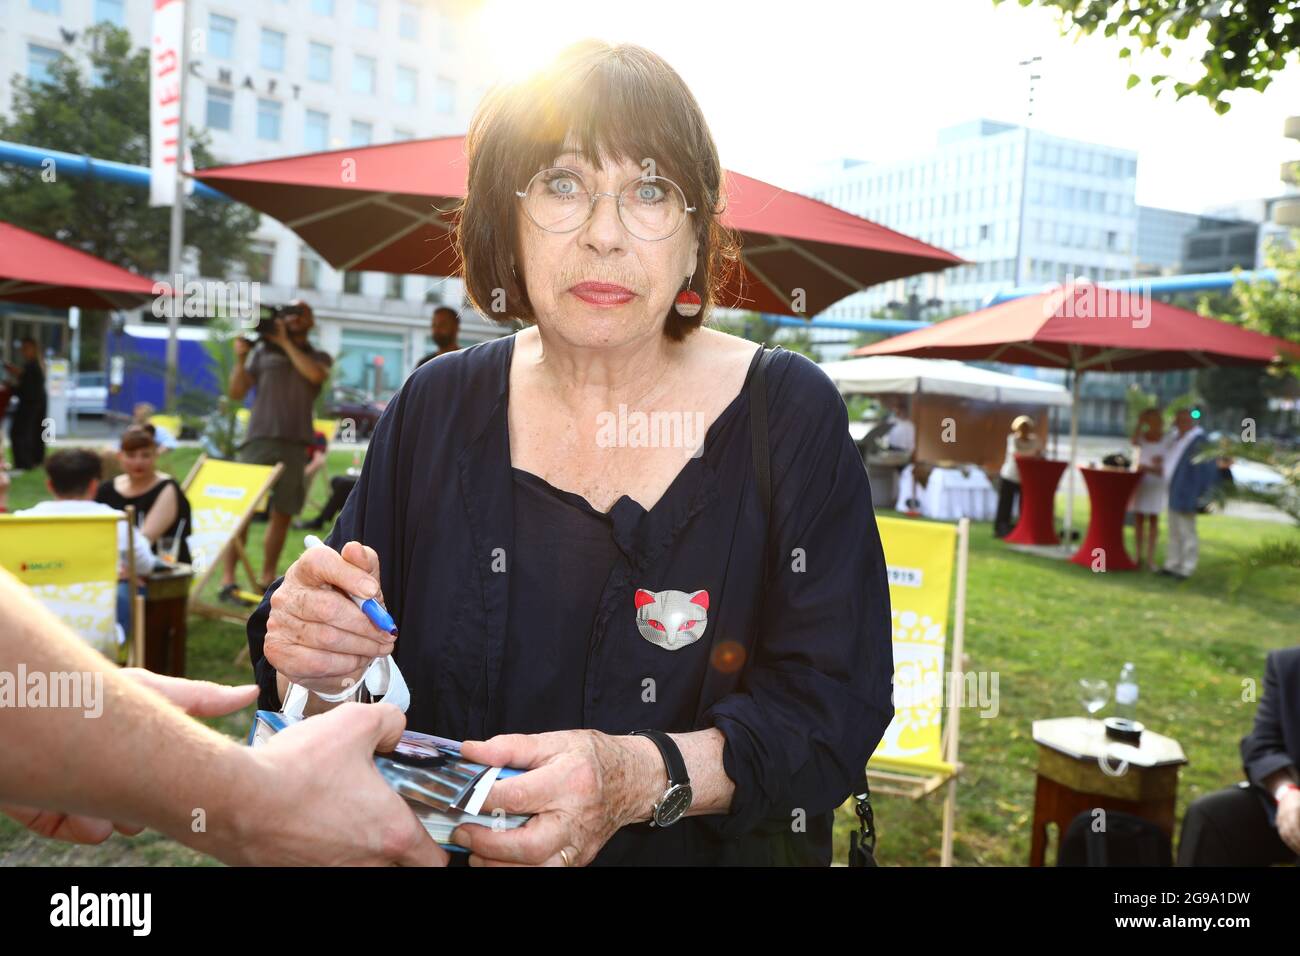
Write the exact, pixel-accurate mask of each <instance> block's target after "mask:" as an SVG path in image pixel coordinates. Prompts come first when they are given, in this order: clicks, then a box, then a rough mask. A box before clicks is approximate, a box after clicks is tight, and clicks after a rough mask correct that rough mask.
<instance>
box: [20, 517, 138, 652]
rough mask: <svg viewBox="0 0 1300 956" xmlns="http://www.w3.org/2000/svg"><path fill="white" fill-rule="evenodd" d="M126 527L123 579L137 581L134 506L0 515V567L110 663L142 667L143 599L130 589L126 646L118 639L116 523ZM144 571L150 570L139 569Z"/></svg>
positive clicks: (133, 589)
mask: <svg viewBox="0 0 1300 956" xmlns="http://www.w3.org/2000/svg"><path fill="white" fill-rule="evenodd" d="M121 521H126V525H127V547H126V553H127V573H128V577H129V579H130V580H132V581H134V580H135V579H136V573H137V568H136V567H135V535H136V534H137V532H136V530H135V508H133V507H128V508H127V509H126V511H124V512H123V511H106V512H104V513H103V514H86V515H0V567H3V568H4V569H5V570H7V571H8V572H9V573H10V574H12V575H13V576H14V577H16V578H17V579H18V580H19V581H21V582H22V583H23V584H25V585H27V587H29V588H31V591H32V595H33V597H35V598H36V599H37V600H38V601H40V602H41V604H43V605H45V607H46V608H48V609H49V611H50V612H51V613H52V614H53V615H54V616H55V617H57V618H58V619H59V620H60V621H62V622H63V623H64V624H65V625H67V627H68V629H69V630H71V631H72V632H73V633H74V634H77V635H78V636H80V637H81V639H82V640H84V641H85V642H86V643H87V644H89V645H90V646H91V647H93V648H94V649H95V650H97V651H99V652H100V653H101V654H103V655H104V656H105V657H107V658H108V659H109V660H111V661H113V662H114V663H125V664H127V666H131V667H143V666H144V598H143V597H142V596H140V595H138V594H136V593H135V588H132V589H131V615H130V622H129V625H128V627H127V631H126V635H125V637H126V641H125V643H124V644H122V645H119V644H118V638H117V579H118V550H117V527H118V523H119V522H121ZM138 570H139V571H140V573H148V571H149V569H148V568H144V569H138Z"/></svg>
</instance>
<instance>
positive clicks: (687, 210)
mask: <svg viewBox="0 0 1300 956" xmlns="http://www.w3.org/2000/svg"><path fill="white" fill-rule="evenodd" d="M553 169H562V170H564V171H565V172H566V173H573V175H574V176H576V177H578V180H579V181H580V182H581V183H582V186H583V188H584V189H586V187H587V180H586V179H585V178H583V175H582V173H580V172H579V171H578V170H576V169H574V168H573V167H572V166H547V167H546V168H545V169H539V170H538V171H537V172H535V173H533V175H532V176H531V177H529V180H528V183H527V185H525V186H524V188H523V190H522V191H521V190H518V189H516V190H515V195H516V196H518V197H519V198H520V199H521V200H527V199H528V190H529V189H531V188H532V186H533V183H534V182H535V181H536V179H537V177H538V176H540V175H542V173H548V172H550V171H551V170H553ZM659 179H662V180H663V181H664V182H666V183H672V186H673V188H674V189H676V190H677V194H678V195H679V196H681V197H682V209H683V215H682V221H681V222H679V223H678V224H677V225H676V227H674V229H673V231H672V232H670V233H668V234H667V235H666V236H660V237H659V238H657V239H646V238H643V237H642V236H638V235H637V234H636V233H635V232H633V231H632V230H631V229H629V228H628V225H627V221H626V220H625V219H624V218H623V190H624V189H626V188H627V187H628V186H631V185H632V184H633V183H635V182H650V181H653V180H659ZM587 195H588V196H590V197H591V201H590V202H589V203H588V204H587V215H586V216H584V217H583V218H582V221H581V222H580V223H578V224H577V225H576V226H574V227H573V228H572V229H547V228H546V227H545V226H543V225H542V224H541V223H539V222H538V221H537V220H536V219H534V218H533V217H532V215H531V214H530V213H529V212H528V204H527V202H523V203H522V205H523V207H524V215H526V216H528V221H529V222H531V223H532V224H533V225H534V226H536V227H537V228H538V229H540V230H542V232H548V233H550V234H551V235H553V236H566V235H568V234H569V233H571V232H577V231H578V230H579V229H581V228H582V227H583V226H585V225H586V224H587V223H589V222H591V217H592V215H593V214H594V213H595V212H596V201H597V200H598V199H600V197H601V196H608V197H609V198H610V199H612V200H614V208H615V211H616V212H617V214H618V221H619V225H621V226H622V227H623V229H624V230H625V231H626V232H627V234H628V235H629V236H631V237H632V238H634V239H640V240H641V241H642V242H663V241H664V240H665V239H671V238H672V237H673V236H675V235H677V233H678V232H680V231H681V228H682V225H683V224H684V223H685V222H686V217H687V216H689V215H691V213H693V212H695V211H696V209H697V208H698V207H697V206H688V205H686V190H684V189H682V187H681V186H679V185H678V184H677V181H676V180H673V179H669V178H668V177H667V176H647V175H645V174H642V175H640V176H633V177H632V178H631V179H629V180H628V181H627V182H625V183H624V184H623V185H622V186H620V187H618V192H617V193H601V192H591V191H590V190H588V191H587Z"/></svg>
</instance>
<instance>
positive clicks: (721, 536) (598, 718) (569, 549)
mask: <svg viewBox="0 0 1300 956" xmlns="http://www.w3.org/2000/svg"><path fill="white" fill-rule="evenodd" d="M513 349H514V339H513V336H509V337H505V338H501V339H496V340H492V341H489V342H484V343H481V344H479V345H475V346H472V347H470V348H468V349H463V350H461V351H458V352H453V353H450V354H448V355H446V356H442V357H440V358H439V359H438V361H436V362H429V363H427V364H426V365H424V366H422V367H420V368H419V369H417V370H416V371H415V372H413V373H412V374H411V376H410V378H408V379H407V381H406V383H405V384H404V385H403V387H402V389H401V391H400V392H399V393H398V395H397V396H396V397H395V398H394V399H393V401H391V402H390V403H389V405H388V407H387V409H386V410H385V411H384V414H383V416H382V417H381V419H380V421H379V424H378V426H377V427H376V430H375V433H374V435H373V436H372V438H371V444H370V451H369V453H368V454H367V456H366V461H365V466H364V468H363V471H362V474H361V478H360V480H359V482H358V484H357V487H356V488H355V489H354V490H353V492H352V494H351V496H350V497H349V498H348V501H347V504H346V505H345V506H344V509H343V511H342V513H341V514H340V516H339V519H338V522H337V523H336V524H335V526H334V530H333V532H332V533H331V535H330V537H329V540H328V543H329V544H330V545H331V546H333V547H335V548H339V547H342V545H343V544H344V543H346V542H347V541H349V540H358V541H361V542H363V543H365V544H367V545H369V546H370V547H372V548H374V549H375V550H376V551H377V552H378V553H379V559H380V567H381V572H380V574H381V579H382V585H383V590H384V596H385V599H386V600H387V603H388V609H389V611H390V612H391V613H392V615H393V617H394V619H395V620H396V621H397V624H398V628H399V632H400V637H399V638H398V641H397V644H396V650H395V652H394V653H395V655H396V658H397V662H398V664H399V665H400V666H401V668H402V672H403V674H404V675H405V677H406V680H407V683H408V684H409V686H410V689H411V706H410V708H409V710H408V712H407V722H408V726H409V727H410V728H411V729H413V730H421V731H425V732H428V733H436V734H441V735H443V736H447V737H453V738H458V739H478V740H481V739H485V738H487V737H490V736H492V735H493V734H497V733H511V732H525V733H528V732H536V731H541V730H550V729H565V728H576V727H586V728H593V729H596V730H599V731H602V732H604V733H609V734H626V733H630V732H631V731H634V730H639V729H646V728H657V729H661V730H665V731H669V732H674V733H684V732H689V731H692V730H700V729H704V728H708V727H717V728H718V729H719V730H720V731H721V732H722V734H723V736H724V738H725V745H724V749H723V768H724V770H725V771H726V773H727V775H728V776H729V777H730V778H731V779H732V781H734V783H735V785H736V790H735V795H734V797H733V800H732V806H731V810H730V812H729V813H727V814H717V815H709V816H696V817H688V818H685V819H683V820H682V821H680V822H679V823H677V824H675V825H674V826H672V827H669V828H667V829H663V830H659V829H657V828H651V827H650V826H649V825H648V824H637V825H634V826H630V827H625V828H624V829H623V830H621V831H619V832H618V833H617V834H615V836H614V837H613V838H612V839H611V840H610V841H609V843H607V844H606V845H605V847H604V849H603V850H602V851H601V852H600V854H599V855H598V856H597V857H596V861H595V862H596V863H619V864H642V865H645V864H725V863H740V864H757V865H763V864H772V863H802V864H826V863H828V862H829V861H830V855H831V816H832V813H833V811H834V809H835V808H836V807H837V806H839V805H840V804H841V803H843V801H844V800H845V798H846V797H847V796H848V794H849V792H850V790H851V789H852V787H853V785H854V782H855V778H856V776H857V774H859V773H860V771H861V770H862V768H863V767H864V766H865V764H866V761H867V758H868V757H869V756H870V754H871V753H872V751H873V750H874V749H875V747H876V744H877V743H878V741H879V740H880V738H881V736H882V735H883V734H884V731H885V728H886V727H887V726H888V724H889V721H890V719H891V718H892V716H893V704H892V702H891V696H890V689H891V685H890V681H891V676H892V673H893V656H892V647H891V643H890V631H891V625H890V612H889V592H888V586H887V579H886V574H885V563H884V558H883V555H882V553H881V547H880V538H879V534H878V533H877V530H876V524H875V517H874V514H873V512H872V508H871V494H870V489H869V488H868V485H867V477H866V472H865V469H864V467H863V464H862V458H861V456H860V455H859V454H858V452H857V449H856V448H855V447H854V445H853V442H852V439H851V438H850V437H849V432H848V420H847V414H846V410H845V407H844V402H843V400H842V399H841V398H840V395H839V393H838V391H837V390H836V389H835V386H834V385H833V384H832V383H831V381H830V380H829V379H828V378H827V377H826V375H825V373H824V372H822V371H821V369H819V368H818V367H817V366H816V365H815V364H813V363H812V362H810V361H809V360H808V359H806V358H804V357H803V356H800V355H798V354H795V353H788V352H781V353H778V354H777V355H776V356H775V357H774V359H773V361H772V363H771V365H770V366H769V369H768V375H769V380H768V388H767V395H768V405H769V410H768V420H769V434H770V449H771V474H772V495H773V500H772V516H771V521H770V526H769V523H768V522H767V520H766V519H765V518H764V511H763V504H762V502H761V501H760V499H759V497H758V489H757V487H756V479H755V475H754V469H753V462H752V454H751V444H750V434H749V398H748V393H747V391H746V390H742V391H741V393H740V394H739V395H737V396H736V397H735V399H734V400H733V401H732V402H731V404H730V405H729V406H728V407H727V408H726V409H725V410H724V411H723V413H722V414H721V415H720V416H719V417H718V419H717V420H716V421H715V422H714V423H713V425H712V426H710V428H709V431H708V433H707V435H706V437H705V442H704V449H703V453H702V454H701V455H700V456H698V457H696V458H692V459H690V460H689V461H688V462H687V464H686V465H685V467H684V468H683V469H682V471H681V472H680V473H679V474H678V475H677V477H676V478H675V479H674V480H673V482H672V483H671V485H670V486H669V488H668V490H667V491H666V492H665V493H664V495H663V497H662V498H660V500H659V501H658V502H656V503H655V505H654V507H653V508H651V509H650V510H649V511H646V510H644V509H643V508H641V507H640V505H638V504H637V503H636V502H635V501H633V500H632V499H631V498H629V497H626V496H624V497H622V498H620V499H619V500H618V501H616V502H615V504H614V506H613V507H612V508H611V510H610V512H609V514H607V515H602V514H600V513H599V512H596V511H595V510H594V509H592V508H591V507H590V505H588V504H587V503H586V502H585V500H584V499H582V498H581V497H580V496H578V495H571V494H569V493H567V492H563V491H560V490H559V489H555V488H552V487H551V486H550V485H549V484H547V483H546V482H544V481H542V479H540V478H538V477H537V476H535V475H531V474H528V473H526V472H522V471H520V470H519V469H516V468H512V466H511V462H510V439H509V432H508V420H507V408H508V401H509V370H510V361H511V356H512V354H513ZM751 372H752V367H751ZM544 499H549V500H544ZM526 503H527V505H531V506H532V507H531V508H528V513H526V514H525V513H524V512H525V509H526V507H527V505H526ZM532 508H537V510H532ZM557 509H561V510H557ZM562 509H569V510H568V511H565V510H562ZM606 535H608V539H606V538H605V536H606ZM539 545H540V546H541V549H540V552H539ZM561 552H563V554H561ZM548 561H549V562H551V565H552V567H551V568H548V567H547V566H546V562H548ZM560 573H564V574H566V575H568V577H569V578H572V580H568V579H566V580H565V582H564V584H563V587H561V588H558V589H555V588H552V589H550V591H549V593H547V592H548V583H549V582H551V581H553V580H555V575H556V574H560ZM278 586H279V582H278V581H277V582H276V585H275V586H273V588H272V591H270V592H268V594H267V597H266V599H264V600H263V602H262V604H261V606H260V607H259V608H258V609H257V610H256V611H255V612H254V614H253V615H252V617H251V618H250V619H249V622H248V638H249V648H250V651H251V655H252V660H253V664H254V670H255V672H256V676H257V680H258V683H259V684H260V685H261V687H262V695H261V698H260V706H262V707H267V708H271V709H278V708H279V706H280V701H279V697H278V694H277V692H276V686H275V672H274V670H273V668H271V666H270V665H269V664H268V662H267V661H266V659H265V658H264V656H263V653H262V647H263V642H264V639H265V634H266V619H267V616H268V614H269V613H270V604H269V598H270V594H271V593H273V591H274V587H278ZM557 617H558V618H560V619H561V620H559V621H557V620H555V618H557ZM569 619H571V620H569Z"/></svg>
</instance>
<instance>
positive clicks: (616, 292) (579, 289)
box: [569, 282, 636, 306]
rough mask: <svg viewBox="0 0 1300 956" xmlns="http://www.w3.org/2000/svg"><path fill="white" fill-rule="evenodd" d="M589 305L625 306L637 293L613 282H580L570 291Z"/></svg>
mask: <svg viewBox="0 0 1300 956" xmlns="http://www.w3.org/2000/svg"><path fill="white" fill-rule="evenodd" d="M569 292H571V293H572V294H573V295H575V296H577V297H578V298H579V299H581V300H582V301H583V302H586V303H587V304H588V305H599V306H614V305H625V304H626V303H628V302H631V301H632V300H633V299H635V298H636V293H635V292H633V291H632V290H631V289H626V288H624V287H623V286H621V285H615V284H613V283H612V282H579V283H578V284H577V285H575V286H573V287H571V288H570V289H569Z"/></svg>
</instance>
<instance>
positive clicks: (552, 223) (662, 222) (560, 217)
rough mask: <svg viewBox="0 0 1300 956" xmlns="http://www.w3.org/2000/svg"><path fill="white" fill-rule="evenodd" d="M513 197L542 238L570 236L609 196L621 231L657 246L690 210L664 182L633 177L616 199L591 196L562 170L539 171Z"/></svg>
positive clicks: (676, 189) (679, 192) (570, 172)
mask: <svg viewBox="0 0 1300 956" xmlns="http://www.w3.org/2000/svg"><path fill="white" fill-rule="evenodd" d="M515 195H516V196H518V197H519V199H520V201H521V202H522V203H523V206H524V212H525V213H527V214H528V218H529V219H531V220H532V221H533V223H534V224H535V225H536V226H537V227H538V228H539V229H544V230H545V231H546V232H556V233H564V232H573V231H574V230H575V229H578V228H580V227H581V226H582V225H583V224H584V223H586V222H587V220H588V219H590V218H591V214H592V212H594V211H595V209H596V200H598V199H599V198H600V197H601V196H609V197H610V198H611V199H613V200H615V202H616V204H617V206H618V218H619V221H620V222H621V223H623V228H624V229H626V230H627V231H628V233H629V234H631V235H633V236H635V237H636V238H637V239H644V240H646V241H648V242H658V241H659V240H661V239H667V238H668V237H669V236H671V235H672V234H673V233H675V232H676V231H677V230H678V229H680V228H681V227H682V223H683V222H685V221H686V217H687V215H688V214H690V213H693V212H695V207H694V206H688V205H686V194H685V193H683V192H682V188H681V187H680V186H678V185H677V184H676V183H675V182H673V181H672V180H671V179H666V178H665V177H663V176H638V177H636V178H635V179H633V180H630V181H629V182H627V183H625V184H624V185H623V188H622V189H620V190H619V191H618V193H617V194H615V193H598V192H592V191H591V190H590V189H589V188H588V187H587V183H586V181H585V180H584V179H583V178H582V175H581V174H580V173H578V172H577V171H575V170H572V169H569V168H567V167H565V166H552V167H551V168H549V169H543V170H541V171H540V172H538V173H537V174H536V175H534V176H533V178H532V179H530V180H529V181H528V186H527V187H526V188H525V189H523V190H522V191H520V190H516V191H515Z"/></svg>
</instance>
